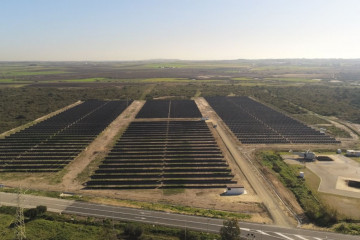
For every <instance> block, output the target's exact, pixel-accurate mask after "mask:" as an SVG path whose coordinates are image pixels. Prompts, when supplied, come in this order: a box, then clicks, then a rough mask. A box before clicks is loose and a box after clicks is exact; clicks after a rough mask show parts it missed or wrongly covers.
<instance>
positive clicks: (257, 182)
mask: <svg viewBox="0 0 360 240" xmlns="http://www.w3.org/2000/svg"><path fill="white" fill-rule="evenodd" d="M195 102H196V103H197V105H198V106H199V109H200V111H201V112H202V113H203V115H204V116H207V117H210V119H211V121H212V122H213V124H214V125H217V127H216V129H217V132H218V133H219V135H220V137H221V138H222V140H223V142H224V143H225V145H226V147H227V148H228V150H229V152H230V153H231V155H232V156H233V159H235V161H236V163H237V164H238V166H239V168H240V169H241V171H242V172H243V173H244V175H245V177H246V179H247V180H248V182H249V183H250V185H251V186H252V188H253V189H254V190H255V192H256V193H257V194H258V196H259V198H260V199H261V200H262V201H263V203H264V205H265V206H266V208H267V210H268V211H269V213H270V215H271V216H272V218H273V220H274V223H275V224H276V225H280V226H285V227H292V226H294V225H296V221H295V220H294V218H292V217H290V216H289V215H290V214H289V213H288V211H287V209H286V207H285V206H284V204H283V203H282V202H281V201H280V199H279V198H278V197H277V196H276V195H275V194H274V193H273V191H272V190H271V189H269V187H268V185H267V183H266V182H265V179H263V178H262V177H260V176H259V174H260V173H259V172H256V169H254V166H253V165H251V164H250V162H249V161H248V159H246V158H247V156H245V155H244V154H243V153H240V151H239V149H238V147H237V144H236V141H234V140H233V139H232V137H231V136H229V134H227V131H226V130H225V129H224V126H222V123H221V119H220V118H219V116H218V115H217V114H216V113H215V111H214V110H212V108H211V106H210V105H209V104H208V103H207V101H206V100H205V99H204V98H197V99H195Z"/></svg>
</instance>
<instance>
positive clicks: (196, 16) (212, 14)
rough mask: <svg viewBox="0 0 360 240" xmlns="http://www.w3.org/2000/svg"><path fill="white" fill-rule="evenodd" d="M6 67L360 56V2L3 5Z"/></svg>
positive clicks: (125, 0) (32, 1)
mask: <svg viewBox="0 0 360 240" xmlns="http://www.w3.org/2000/svg"><path fill="white" fill-rule="evenodd" d="M0 6H1V14H0V61H23V60H30V61H31V60H42V61H47V60H53V61H57V60H60V61H66V60H78V61H83V60H95V61H98V60H143V59H160V58H166V59H189V60H193V59H194V60H203V59H209V60H210V59H238V58H248V59H259V58H260V59H262V58H360V14H359V13H360V1H358V0H301V1H296V0H181V1H180V0H101V1H100V0H96V1H95V0H58V1H55V0H54V1H49V0H3V1H1V5H0Z"/></svg>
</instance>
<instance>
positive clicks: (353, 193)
mask: <svg viewBox="0 0 360 240" xmlns="http://www.w3.org/2000/svg"><path fill="white" fill-rule="evenodd" d="M328 156H329V157H331V158H332V159H333V160H334V161H316V162H310V163H309V162H308V163H306V167H307V168H308V169H310V170H311V171H312V172H314V173H315V174H316V175H318V176H319V177H320V179H321V182H320V186H319V189H318V190H319V192H325V193H332V194H337V195H342V196H347V197H354V198H360V189H356V188H352V187H348V186H347V184H346V182H345V181H346V180H355V181H360V163H358V162H356V161H354V160H352V159H350V158H348V157H345V156H343V155H338V154H334V155H328ZM283 157H284V159H285V160H286V162H288V163H290V164H291V163H297V164H299V162H298V161H297V160H296V158H294V156H291V155H287V156H283Z"/></svg>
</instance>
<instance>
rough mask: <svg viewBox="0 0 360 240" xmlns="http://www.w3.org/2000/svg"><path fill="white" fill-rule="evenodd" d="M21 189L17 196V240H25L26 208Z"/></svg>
mask: <svg viewBox="0 0 360 240" xmlns="http://www.w3.org/2000/svg"><path fill="white" fill-rule="evenodd" d="M21 194H22V192H21V188H20V189H19V192H18V195H17V208H16V219H15V239H16V240H25V239H26V235H25V222H24V208H23V207H22V203H21V200H22V196H21Z"/></svg>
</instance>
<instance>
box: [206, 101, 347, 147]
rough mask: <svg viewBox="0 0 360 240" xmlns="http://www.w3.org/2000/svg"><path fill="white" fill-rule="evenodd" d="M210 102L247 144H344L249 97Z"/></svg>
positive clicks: (237, 135) (238, 136)
mask: <svg viewBox="0 0 360 240" xmlns="http://www.w3.org/2000/svg"><path fill="white" fill-rule="evenodd" d="M206 100H207V101H208V103H209V104H210V105H211V107H212V108H213V109H214V110H215V111H216V112H217V114H218V115H219V116H220V117H221V118H222V120H223V121H224V122H225V123H226V125H227V126H228V127H229V128H230V129H231V131H232V132H233V133H234V134H235V135H236V137H237V138H238V139H239V140H240V141H241V142H242V143H244V144H262V143H264V144H271V143H304V144H312V143H316V144H333V143H340V142H339V141H336V140H335V139H334V138H332V137H330V136H328V135H326V134H324V133H321V132H319V131H316V130H315V129H313V128H310V127H308V126H306V125H305V124H303V123H301V122H299V121H297V120H295V119H293V118H290V117H288V116H286V115H285V114H283V113H280V112H278V111H276V110H274V109H272V108H270V107H267V106H265V105H264V104H261V103H259V102H256V101H254V100H252V99H250V98H248V97H207V98H206Z"/></svg>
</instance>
